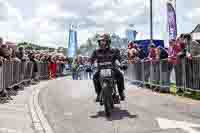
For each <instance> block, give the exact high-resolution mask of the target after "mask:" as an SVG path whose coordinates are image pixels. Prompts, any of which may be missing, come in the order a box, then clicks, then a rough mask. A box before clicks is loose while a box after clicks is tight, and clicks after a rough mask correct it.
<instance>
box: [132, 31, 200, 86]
mask: <svg viewBox="0 0 200 133" xmlns="http://www.w3.org/2000/svg"><path fill="white" fill-rule="evenodd" d="M196 57H200V44H199V43H198V42H197V41H194V40H192V37H191V35H190V34H181V35H180V36H179V37H178V38H177V39H176V40H170V42H169V48H165V47H162V46H158V47H156V45H155V44H151V45H149V48H148V53H145V51H144V49H143V48H141V47H140V46H139V45H137V44H135V43H134V42H130V43H129V44H128V62H129V64H136V63H138V62H141V61H143V62H152V63H153V64H154V65H153V71H154V73H158V74H157V75H158V76H157V77H155V76H153V79H154V80H155V81H157V82H158V83H159V81H160V79H159V65H157V62H159V61H161V60H162V61H163V62H164V63H163V64H164V65H163V66H162V69H163V70H164V71H166V72H167V76H165V83H166V84H169V83H170V73H171V71H172V69H173V68H174V71H175V78H176V86H180V88H181V85H182V82H183V81H182V77H183V69H182V68H183V67H182V66H183V62H182V61H183V59H188V60H192V59H193V58H196ZM165 64H167V68H166V65H165ZM148 68H149V66H147V67H145V69H148ZM165 69H166V70H165ZM191 69H192V67H190V65H186V72H185V73H186V74H187V73H188V72H189V70H191ZM146 75H148V74H146ZM146 75H145V76H146ZM146 77H147V78H148V77H149V76H146ZM146 77H145V78H146ZM166 84H165V85H166ZM179 90H181V89H179Z"/></svg>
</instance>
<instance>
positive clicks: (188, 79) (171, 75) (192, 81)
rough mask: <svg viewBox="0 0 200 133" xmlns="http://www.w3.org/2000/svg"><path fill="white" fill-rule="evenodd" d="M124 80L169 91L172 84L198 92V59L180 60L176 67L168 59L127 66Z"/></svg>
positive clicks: (199, 69)
mask: <svg viewBox="0 0 200 133" xmlns="http://www.w3.org/2000/svg"><path fill="white" fill-rule="evenodd" d="M125 78H126V79H127V80H129V81H132V82H134V83H140V84H142V85H150V86H153V87H159V89H162V90H164V91H165V90H167V91H169V88H170V87H171V84H172V83H175V85H176V88H178V89H182V90H187V89H189V90H193V91H200V58H193V59H192V60H189V59H181V60H180V62H179V63H178V64H176V65H173V64H171V63H169V61H168V59H165V60H160V61H139V62H137V63H134V64H129V67H128V69H127V71H125Z"/></svg>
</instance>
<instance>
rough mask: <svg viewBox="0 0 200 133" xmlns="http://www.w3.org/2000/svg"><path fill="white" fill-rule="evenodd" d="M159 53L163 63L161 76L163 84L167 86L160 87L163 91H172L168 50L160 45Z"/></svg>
mask: <svg viewBox="0 0 200 133" xmlns="http://www.w3.org/2000/svg"><path fill="white" fill-rule="evenodd" d="M158 55H159V60H161V61H160V63H161V70H160V72H161V75H162V77H160V80H161V86H165V87H160V90H161V91H162V92H167V93H169V92H170V70H169V65H168V60H167V59H168V52H167V50H166V49H165V48H163V47H162V46H159V47H158Z"/></svg>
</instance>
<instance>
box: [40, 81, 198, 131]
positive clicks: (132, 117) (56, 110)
mask: <svg viewBox="0 0 200 133" xmlns="http://www.w3.org/2000/svg"><path fill="white" fill-rule="evenodd" d="M126 95H127V100H126V101H125V102H122V103H121V104H120V105H116V106H115V109H114V110H113V113H112V116H111V118H110V119H106V118H105V115H104V112H103V110H104V108H103V107H102V106H100V105H98V104H96V103H95V102H94V99H95V95H94V89H93V84H92V82H91V81H86V80H85V81H84V80H82V81H73V80H70V79H69V78H66V79H62V80H58V81H57V80H54V81H50V82H49V84H48V86H47V87H46V88H44V89H43V90H42V91H41V93H40V95H39V103H40V106H41V108H42V110H43V112H44V114H45V116H46V117H47V119H48V121H49V123H50V125H51V126H52V128H53V129H54V131H55V133H200V101H193V100H190V99H186V98H180V97H175V96H172V95H166V94H158V93H155V92H152V91H150V90H147V89H142V88H137V87H135V86H132V85H129V84H126ZM195 124H196V125H195Z"/></svg>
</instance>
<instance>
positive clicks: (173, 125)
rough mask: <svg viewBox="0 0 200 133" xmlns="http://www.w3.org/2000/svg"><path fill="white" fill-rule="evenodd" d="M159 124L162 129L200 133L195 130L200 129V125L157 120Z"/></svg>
mask: <svg viewBox="0 0 200 133" xmlns="http://www.w3.org/2000/svg"><path fill="white" fill-rule="evenodd" d="M156 120H157V121H158V124H159V126H160V128H161V129H177V128H178V129H182V130H184V131H186V132H188V133H199V132H200V131H197V130H194V129H193V128H195V127H200V125H199V124H193V123H189V122H186V121H176V120H168V119H165V118H157V119H156Z"/></svg>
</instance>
